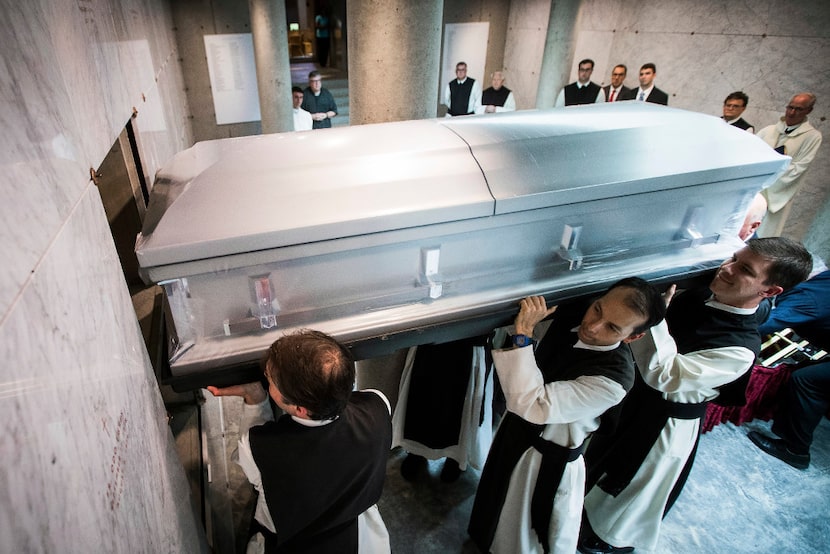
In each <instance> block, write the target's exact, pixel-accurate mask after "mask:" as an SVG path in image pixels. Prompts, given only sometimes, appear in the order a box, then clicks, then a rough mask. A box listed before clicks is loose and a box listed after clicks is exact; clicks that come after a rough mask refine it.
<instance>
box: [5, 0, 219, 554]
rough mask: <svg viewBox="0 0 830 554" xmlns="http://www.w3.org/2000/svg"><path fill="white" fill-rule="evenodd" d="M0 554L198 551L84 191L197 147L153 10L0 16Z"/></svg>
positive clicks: (173, 57)
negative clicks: (124, 162) (106, 171)
mask: <svg viewBox="0 0 830 554" xmlns="http://www.w3.org/2000/svg"><path fill="white" fill-rule="evenodd" d="M0 6H2V13H3V18H2V20H0V52H2V57H3V67H4V69H5V71H4V72H3V76H2V78H0V97H2V98H3V109H2V110H0V122H2V129H3V132H2V134H0V160H2V167H3V171H2V172H1V173H0V187H1V188H2V190H3V191H4V193H5V194H4V199H5V201H4V202H3V203H2V205H0V239H2V240H0V244H2V255H0V259H2V260H3V261H2V263H1V264H0V360H2V361H1V362H0V367H2V371H0V421H2V432H0V456H2V460H3V463H2V465H0V551H2V552H124V553H132V552H177V553H178V552H205V551H206V546H205V539H204V533H203V531H202V530H201V526H200V523H199V521H198V520H197V518H196V516H195V515H194V513H193V512H192V511H191V506H190V501H189V488H188V485H187V482H186V479H185V476H184V471H183V469H182V466H181V463H180V462H179V459H178V457H177V455H176V452H175V450H174V445H173V439H172V435H171V432H170V429H169V427H168V425H167V417H166V416H167V414H166V411H165V409H164V405H163V404H162V399H161V395H160V393H159V390H158V387H157V385H156V381H155V377H154V376H153V371H152V367H151V365H150V361H149V358H148V355H147V351H146V349H145V347H144V341H143V338H142V336H141V332H140V329H139V325H138V321H137V319H136V315H135V312H134V311H133V306H132V303H131V301H130V296H129V294H128V291H127V287H126V284H125V281H124V277H123V275H122V273H121V266H120V263H119V260H118V256H117V254H116V250H115V247H114V245H113V240H112V236H111V234H110V230H109V228H108V226H107V218H106V215H105V213H104V209H103V206H102V202H101V197H100V195H99V193H98V190H97V188H96V187H95V185H93V184H92V182H91V181H90V168H97V167H98V166H99V164H100V163H101V162H102V161H103V160H104V157H105V156H106V155H107V152H108V151H109V150H110V147H111V146H112V144H113V143H114V142H115V140H116V138H117V137H118V135H119V133H120V132H121V131H122V130H123V128H124V126H125V125H126V123H127V121H128V120H129V119H130V117H131V114H132V113H133V109H134V108H135V109H136V110H137V111H138V116H137V118H136V123H137V125H138V127H139V129H142V128H143V129H144V131H142V132H141V139H142V144H143V145H144V162H145V164H146V169H147V172H148V173H149V174H151V175H152V173H153V172H155V170H156V168H158V167H159V166H160V165H161V164H162V163H163V162H165V161H166V160H167V159H168V158H169V157H170V156H172V155H173V154H175V153H176V152H178V151H179V150H181V149H183V148H185V147H187V146H189V145H190V144H191V142H192V140H191V133H190V126H189V121H188V118H187V113H188V112H187V108H186V106H187V103H186V98H185V95H184V93H183V91H184V83H183V81H182V76H181V71H180V68H179V64H178V59H179V53H178V52H177V50H176V45H175V42H174V37H173V34H172V20H171V17H170V11H169V8H168V6H167V4H166V3H165V2H162V1H161V0H147V1H137V0H135V1H133V0H91V1H87V2H80V3H78V2H62V1H59V0H44V1H43V2H18V1H14V0H0Z"/></svg>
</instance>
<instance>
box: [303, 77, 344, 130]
mask: <svg viewBox="0 0 830 554" xmlns="http://www.w3.org/2000/svg"><path fill="white" fill-rule="evenodd" d="M300 107H301V108H302V109H304V110H305V111H307V112H308V113H310V114H311V119H312V120H313V121H314V123H313V125H312V129H329V128H331V118H332V117H335V116H336V115H337V104H336V103H335V101H334V96H332V95H331V92H329V90H328V89H326V88H323V76H322V75H320V72H319V71H317V70H315V71H312V72H311V73H309V74H308V86H307V87H306V89H305V90H304V91H303V103H302V105H301V106H300Z"/></svg>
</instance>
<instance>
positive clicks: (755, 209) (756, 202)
mask: <svg viewBox="0 0 830 554" xmlns="http://www.w3.org/2000/svg"><path fill="white" fill-rule="evenodd" d="M766 214H767V199H766V198H764V195H763V194H761V193H760V192H759V193H758V194H756V195H755V198H753V199H752V203H751V204H750V205H749V209H748V210H747V211H746V217H744V223H743V225H742V226H741V230H740V231H739V232H738V237H740V239H741V240H742V241H746V240H747V239H749V237H751V236H752V235H753V234H754V233H755V230H756V229H758V227H760V226H761V222H762V221H763V220H764V216H765V215H766Z"/></svg>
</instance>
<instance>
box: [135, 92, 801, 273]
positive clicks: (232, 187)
mask: <svg viewBox="0 0 830 554" xmlns="http://www.w3.org/2000/svg"><path fill="white" fill-rule="evenodd" d="M787 161H788V158H786V157H784V156H780V155H779V154H777V153H776V152H775V151H773V150H772V149H771V148H769V146H767V145H766V144H765V143H764V142H763V141H761V140H760V139H758V138H757V137H755V136H753V135H751V134H750V133H746V132H745V131H742V130H740V129H737V128H735V127H732V126H730V125H727V124H725V123H724V122H723V121H722V120H721V119H719V118H716V117H712V116H707V115H704V114H699V113H694V112H688V111H684V110H678V109H673V108H667V107H664V106H657V105H651V104H646V103H643V102H633V101H632V102H620V103H615V104H608V105H603V104H593V105H588V106H577V107H568V108H558V109H551V110H527V111H518V112H511V113H502V114H492V115H484V116H469V117H461V118H447V119H434V120H422V121H406V122H397V123H383V124H375V125H362V126H352V127H344V128H334V129H326V130H318V131H306V132H300V133H280V134H274V135H260V136H252V137H244V138H235V139H220V140H214V141H205V142H200V143H197V144H196V145H194V146H193V147H192V148H189V149H188V150H185V151H183V152H180V153H179V154H177V155H176V156H175V157H174V158H173V159H172V160H171V161H170V162H169V163H167V164H166V165H165V166H164V167H163V168H162V169H160V170H159V172H158V173H157V175H156V180H155V184H154V188H153V191H152V195H151V201H150V205H149V206H148V210H147V216H146V219H145V224H144V228H143V229H142V233H141V235H139V237H138V241H137V244H136V254H137V256H138V260H139V263H140V265H141V266H142V267H144V268H147V267H153V266H160V265H166V264H175V263H181V262H188V261H193V260H200V259H209V258H216V257H220V256H226V255H231V254H239V253H246V252H254V251H259V250H267V249H273V248H279V247H283V246H289V245H298V244H307V243H311V242H317V241H325V240H330V239H336V238H341V237H349V236H359V235H366V234H370V233H380V232H385V231H391V230H396V229H404V228H412V227H418V226H426V225H433V224H438V223H444V222H451V221H459V220H465V219H471V218H482V217H490V216H492V215H494V214H503V213H509V212H519V211H525V210H531V209H537V208H544V207H549V206H556V205H562V204H576V203H579V202H585V201H590V200H598V199H603V198H612V197H619V196H624V195H633V194H641V193H647V192H650V191H654V190H666V189H673V188H681V187H689V186H697V185H701V184H710V183H713V182H718V181H725V180H732V179H741V178H745V177H757V176H759V175H774V174H777V173H778V172H780V171H783V169H784V168H785V167H786V165H787ZM701 193H702V194H710V193H711V191H702V192H701Z"/></svg>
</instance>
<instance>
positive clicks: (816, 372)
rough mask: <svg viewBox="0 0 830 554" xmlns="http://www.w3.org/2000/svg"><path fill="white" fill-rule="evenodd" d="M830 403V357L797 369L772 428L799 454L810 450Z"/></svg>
mask: <svg viewBox="0 0 830 554" xmlns="http://www.w3.org/2000/svg"><path fill="white" fill-rule="evenodd" d="M828 407H830V361H825V362H820V363H817V364H812V365H808V366H806V367H803V368H800V369H797V370H795V371H794V372H793V374H792V376H791V377H790V381H789V382H788V383H787V386H786V389H785V391H784V396H783V398H782V402H781V405H780V406H779V408H778V411H777V412H776V414H775V419H774V420H773V423H772V431H773V433H775V434H776V435H778V436H779V437H781V438H782V439H784V441H786V443H787V446H788V447H789V449H790V450H792V451H793V452H795V453H796V454H809V453H810V444H812V442H813V431H815V429H816V427H817V426H818V424H819V422H820V421H821V418H822V417H823V416H824V415H825V414H826V413H827V409H828Z"/></svg>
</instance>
